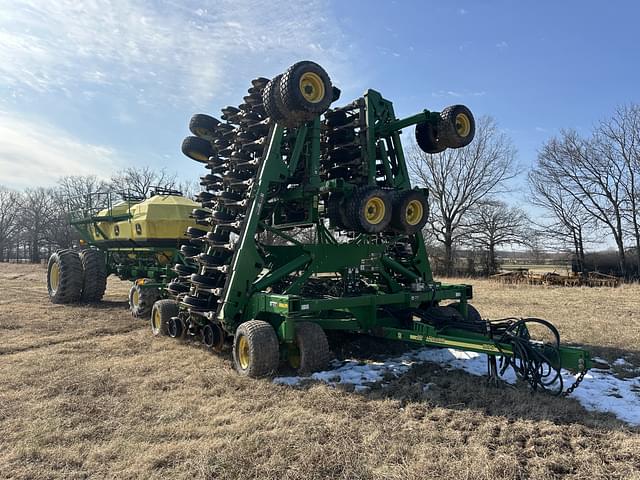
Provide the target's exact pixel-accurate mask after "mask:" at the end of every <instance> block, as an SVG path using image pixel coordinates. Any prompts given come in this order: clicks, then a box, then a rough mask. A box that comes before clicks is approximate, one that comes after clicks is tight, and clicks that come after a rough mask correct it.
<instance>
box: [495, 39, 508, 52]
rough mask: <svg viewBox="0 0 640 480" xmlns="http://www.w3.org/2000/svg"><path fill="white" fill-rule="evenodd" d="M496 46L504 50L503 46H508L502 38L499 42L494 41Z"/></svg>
mask: <svg viewBox="0 0 640 480" xmlns="http://www.w3.org/2000/svg"><path fill="white" fill-rule="evenodd" d="M496 47H497V48H498V49H500V50H504V49H505V48H509V44H508V43H507V42H505V41H504V40H502V41H501V42H498V43H496Z"/></svg>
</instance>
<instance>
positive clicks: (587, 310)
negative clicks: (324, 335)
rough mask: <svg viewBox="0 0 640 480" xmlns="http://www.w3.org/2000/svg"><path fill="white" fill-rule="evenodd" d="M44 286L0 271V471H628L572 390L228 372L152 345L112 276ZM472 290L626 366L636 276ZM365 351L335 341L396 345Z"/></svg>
mask: <svg viewBox="0 0 640 480" xmlns="http://www.w3.org/2000/svg"><path fill="white" fill-rule="evenodd" d="M44 278H45V270H44V268H43V267H40V266H28V265H8V264H0V293H1V294H2V295H1V296H0V433H1V435H0V478H12V479H13V478H18V479H22V478H24V479H26V478H37V479H45V478H65V479H66V478H172V479H174V478H212V479H213V478H215V479H218V478H220V479H231V478H245V479H247V478H258V479H292V478H304V479H320V478H332V479H382V478H385V479H387V478H388V479H398V480H399V479H425V478H456V479H499V478H500V479H501V478H509V479H528V478H533V479H552V478H575V479H586V478H589V479H594V478H607V479H612V478H620V479H638V478H640V473H639V472H640V430H639V429H637V428H631V427H629V426H627V425H625V424H623V423H621V422H619V421H618V420H616V419H615V418H614V417H613V416H611V415H605V414H596V413H591V412H587V411H585V410H584V409H583V408H582V407H581V406H580V405H579V404H578V403H577V402H576V401H575V400H572V399H571V398H568V399H557V398H549V397H545V396H542V395H531V394H530V393H528V392H527V391H526V390H524V389H516V390H514V389H511V388H502V389H498V388H495V387H491V386H488V385H486V382H485V381H484V380H483V379H482V378H480V377H474V376H470V375H467V374H465V373H464V372H458V371H447V370H444V369H443V368H442V367H441V366H439V365H436V364H422V365H418V366H415V367H414V368H413V369H412V370H411V371H410V372H409V373H407V374H406V375H404V376H402V377H400V378H397V379H392V380H390V383H389V385H388V386H387V387H385V388H374V389H372V390H371V391H369V392H367V393H354V392H350V391H348V389H342V388H340V389H337V388H332V387H329V386H326V385H324V384H316V385H311V386H307V387H304V388H292V387H288V386H281V385H276V384H273V383H271V382H270V381H268V380H250V379H245V378H240V377H239V376H238V375H236V374H235V373H234V371H233V370H232V366H231V361H230V358H229V356H228V355H225V356H215V355H212V354H211V353H209V352H207V351H205V350H204V349H202V348H200V347H198V346H195V345H193V344H184V343H179V342H176V341H175V340H171V339H169V338H161V339H153V338H152V337H151V334H150V331H149V328H148V326H147V324H146V322H142V321H139V320H133V319H132V318H131V316H130V315H129V313H128V311H127V306H126V301H125V299H126V294H127V291H128V285H127V284H125V283H123V282H120V281H118V280H113V279H110V281H109V286H108V291H107V295H106V297H105V301H104V302H103V303H101V304H99V305H96V306H62V305H51V304H50V303H49V302H48V300H47V297H46V289H45V282H44ZM473 284H474V288H475V295H476V300H475V301H474V304H475V305H476V307H477V308H478V309H479V310H480V311H481V312H482V314H483V315H484V316H488V317H493V318H497V317H504V316H511V315H535V316H540V317H544V318H547V319H549V320H552V321H553V322H554V323H555V324H556V325H557V326H558V327H559V329H560V332H561V334H562V336H563V338H564V340H565V341H566V342H570V343H576V344H582V345H587V346H588V347H589V348H591V349H592V351H593V352H594V354H595V355H598V356H601V357H603V358H607V359H609V360H614V359H616V358H620V357H625V358H627V359H628V360H629V361H631V362H632V363H635V365H640V350H639V347H638V345H639V344H640V313H639V310H640V300H638V298H639V297H640V286H638V285H632V286H623V287H620V288H617V289H609V288H602V289H598V288H594V289H584V288H548V287H533V286H531V287H530V286H505V285H499V284H495V283H491V282H488V281H474V282H473ZM370 343H371V344H370V345H369V343H367V342H365V343H363V342H357V341H354V342H353V343H352V344H349V345H347V346H346V347H344V348H340V349H338V348H336V350H338V351H339V352H341V353H340V354H341V355H344V354H350V355H359V356H361V357H366V356H368V355H373V354H374V353H381V352H384V351H387V350H390V349H395V348H397V347H398V346H397V345H394V344H391V345H386V344H380V343H378V342H370ZM363 345H366V346H369V347H370V350H369V351H371V352H374V353H371V354H367V353H362V352H363V351H366V350H367V349H365V348H363ZM428 382H430V383H431V384H432V388H429V389H428V390H426V391H425V390H424V389H423V388H422V385H424V384H425V383H428Z"/></svg>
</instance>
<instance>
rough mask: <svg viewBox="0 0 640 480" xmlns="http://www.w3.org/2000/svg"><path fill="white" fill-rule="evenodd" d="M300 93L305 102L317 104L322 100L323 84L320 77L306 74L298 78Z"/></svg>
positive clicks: (310, 73)
mask: <svg viewBox="0 0 640 480" xmlns="http://www.w3.org/2000/svg"><path fill="white" fill-rule="evenodd" d="M300 93H302V96H303V97H304V99H305V100H306V101H307V102H311V103H319V102H321V101H322V99H323V98H324V93H325V92H324V82H323V81H322V78H320V75H318V74H317V73H313V72H307V73H305V74H303V75H302V76H301V77H300Z"/></svg>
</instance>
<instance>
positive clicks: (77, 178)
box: [55, 175, 108, 211]
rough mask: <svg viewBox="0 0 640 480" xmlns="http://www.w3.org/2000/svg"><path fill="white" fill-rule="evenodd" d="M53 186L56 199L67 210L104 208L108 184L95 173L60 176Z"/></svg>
mask: <svg viewBox="0 0 640 480" xmlns="http://www.w3.org/2000/svg"><path fill="white" fill-rule="evenodd" d="M57 183H58V185H57V187H56V188H55V196H56V197H57V201H58V202H61V203H63V204H64V205H65V209H66V210H67V211H72V210H81V209H90V208H95V209H98V208H104V207H105V206H106V195H105V196H101V195H99V194H100V193H101V192H106V191H107V190H108V184H107V183H106V182H105V181H104V180H101V179H99V178H98V177H97V176H95V175H70V176H66V177H61V178H60V179H59V180H58V182H57Z"/></svg>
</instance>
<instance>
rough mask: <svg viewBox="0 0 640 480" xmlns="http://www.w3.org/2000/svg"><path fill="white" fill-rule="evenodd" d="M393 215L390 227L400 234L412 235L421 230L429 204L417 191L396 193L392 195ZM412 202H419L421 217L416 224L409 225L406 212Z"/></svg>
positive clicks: (426, 216)
mask: <svg viewBox="0 0 640 480" xmlns="http://www.w3.org/2000/svg"><path fill="white" fill-rule="evenodd" d="M392 198H393V213H392V214H391V227H392V228H393V229H394V230H395V231H397V232H400V233H406V234H407V235H413V234H414V233H416V232H419V231H421V230H422V228H423V227H424V226H425V225H426V223H427V220H428V218H429V202H428V200H427V197H426V196H425V195H424V194H423V193H422V192H421V191H419V190H405V191H404V192H396V193H394V195H393V197H392ZM412 202H420V205H421V207H422V217H421V219H420V220H419V221H418V222H417V223H413V224H412V223H410V222H409V219H408V218H407V211H408V209H410V208H411V205H412V204H413V203H412Z"/></svg>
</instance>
